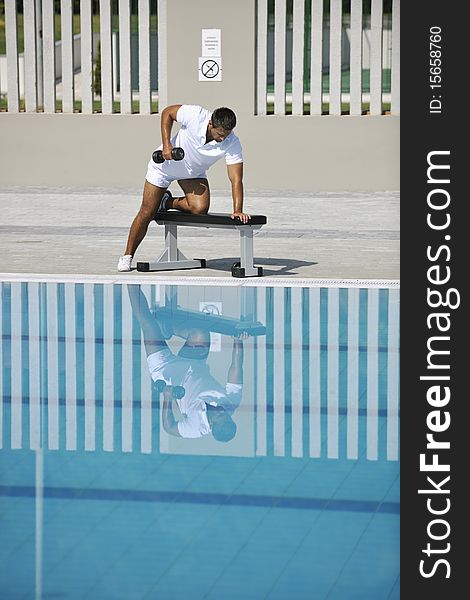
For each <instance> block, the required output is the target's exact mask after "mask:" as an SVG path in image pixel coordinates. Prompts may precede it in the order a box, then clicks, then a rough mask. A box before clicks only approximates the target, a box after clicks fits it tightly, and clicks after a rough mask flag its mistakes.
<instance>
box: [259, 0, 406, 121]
mask: <svg viewBox="0 0 470 600" xmlns="http://www.w3.org/2000/svg"><path fill="white" fill-rule="evenodd" d="M365 4H366V3H365V2H363V0H350V10H349V13H348V14H343V2H342V0H330V1H329V2H324V0H291V1H290V2H289V0H274V9H273V8H272V6H271V3H270V2H269V1H268V0H258V2H257V57H256V58H257V100H256V107H257V114H259V115H265V114H269V113H272V112H273V113H274V114H276V115H284V114H287V113H290V112H292V114H293V115H302V114H311V115H321V114H325V113H326V114H331V115H341V114H344V113H347V114H351V115H361V114H364V113H370V114H373V115H380V114H383V113H384V112H391V113H392V114H395V115H398V114H399V113H400V47H399V44H400V26H399V18H400V0H393V2H392V12H391V14H387V15H384V11H383V0H371V3H370V4H371V9H370V12H366V10H365ZM328 5H329V12H327V10H326V9H327V7H328ZM272 37H273V38H274V44H272V43H271V38H272ZM272 46H273V47H272ZM272 63H274V68H273V70H274V77H273V78H272V77H271V76H270V75H271V73H270V71H271V68H272V67H271V64H272ZM366 77H368V78H369V83H368V84H367V82H366V81H365V79H366ZM387 80H388V81H387ZM384 81H387V85H386V86H384ZM385 91H386V94H385V93H384V92H385Z"/></svg>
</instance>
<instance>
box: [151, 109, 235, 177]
mask: <svg viewBox="0 0 470 600" xmlns="http://www.w3.org/2000/svg"><path fill="white" fill-rule="evenodd" d="M211 115H212V113H211V111H209V110H207V109H205V108H202V106H196V105H192V104H183V105H182V106H180V108H179V110H178V112H177V114H176V121H177V123H180V124H181V128H180V130H179V131H178V133H177V134H176V135H175V136H174V137H172V138H171V145H172V146H173V147H174V148H176V147H180V148H183V150H184V154H185V156H184V159H183V160H181V161H176V160H166V161H165V162H163V163H161V164H159V165H158V166H159V167H160V169H161V170H162V171H163V172H164V173H165V174H166V175H168V176H170V177H171V178H174V179H187V178H191V177H194V178H196V177H201V176H205V173H206V171H207V169H209V167H211V166H212V165H213V164H214V163H215V162H217V161H218V160H219V159H221V158H222V157H225V163H226V164H227V165H235V164H237V163H242V162H243V155H242V145H241V143H240V140H239V139H238V137H237V136H236V135H235V134H234V132H233V131H232V132H231V133H230V135H228V136H227V137H226V138H225V140H223V141H222V142H216V141H215V140H212V142H209V143H208V144H206V133H207V125H208V123H209V121H210V118H211ZM160 148H162V146H160Z"/></svg>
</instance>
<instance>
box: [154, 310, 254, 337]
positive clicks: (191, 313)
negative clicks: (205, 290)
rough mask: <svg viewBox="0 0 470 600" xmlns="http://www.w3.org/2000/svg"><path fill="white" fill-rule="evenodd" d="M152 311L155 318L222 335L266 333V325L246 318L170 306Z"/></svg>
mask: <svg viewBox="0 0 470 600" xmlns="http://www.w3.org/2000/svg"><path fill="white" fill-rule="evenodd" d="M153 313H154V315H155V317H156V318H157V320H162V321H167V322H168V321H170V322H171V321H177V322H178V323H185V324H187V325H190V326H191V327H196V328H199V327H200V328H202V329H205V330H206V331H213V332H215V333H222V334H224V335H234V336H238V335H241V334H242V333H247V334H249V335H250V336H257V335H265V334H266V327H265V326H264V325H263V324H262V323H260V322H259V321H253V320H250V319H246V318H241V319H235V318H233V317H223V316H221V315H211V314H209V313H204V312H199V311H196V310H186V309H182V308H173V307H171V306H158V307H156V308H155V309H154V310H153Z"/></svg>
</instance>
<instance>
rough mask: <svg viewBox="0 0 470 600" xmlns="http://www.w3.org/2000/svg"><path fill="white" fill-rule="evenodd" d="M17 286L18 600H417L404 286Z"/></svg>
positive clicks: (1, 453) (5, 441)
mask: <svg viewBox="0 0 470 600" xmlns="http://www.w3.org/2000/svg"><path fill="white" fill-rule="evenodd" d="M0 286H1V287H0V327H1V331H2V335H1V343H0V362H1V369H0V391H1V401H0V527H1V529H0V531H1V534H0V598H2V599H6V600H9V599H16V598H24V599H29V598H34V599H39V598H44V599H46V598H70V599H75V598H84V599H85V598H87V599H88V598H91V599H95V598H96V599H100V600H106V599H115V598H116V599H121V598H122V599H134V598H135V599H141V598H148V599H157V600H166V599H169V600H173V599H179V598H182V599H191V600H195V599H199V598H200V599H202V598H206V599H210V600H220V599H224V600H228V599H237V600H239V599H243V600H245V599H253V600H260V599H264V598H267V599H271V600H274V599H279V600H289V599H291V598H296V599H299V600H300V599H303V598H305V599H315V600H316V599H318V600H321V599H323V598H325V599H326V598H328V599H338V600H353V599H356V598H357V599H361V600H368V599H371V600H380V599H395V598H399V443H398V442H399V404H398V402H399V397H398V377H399V372H398V356H399V351H398V347H399V337H398V329H399V323H398V315H399V292H398V290H397V289H374V288H370V289H356V288H342V289H337V288H336V289H335V288H315V287H311V288H296V287H292V288H285V287H254V286H238V285H237V286H228V287H215V286H200V285H186V286H183V285H174V286H164V285H156V286H153V285H143V286H126V285H110V284H97V283H76V284H75V283H54V282H52V283H35V282H30V283H26V282H25V283H22V282H12V283H2V284H0ZM147 354H150V355H151V356H153V358H152V359H151V361H150V362H151V366H152V369H153V375H152V376H153V377H154V379H156V380H159V381H160V382H161V381H162V380H163V381H164V382H165V383H166V384H167V387H166V389H165V391H164V392H162V393H161V392H160V391H159V387H158V386H159V385H161V384H160V383H156V382H153V381H152V376H151V373H150V370H149V366H148V363H147ZM152 361H153V362H152ZM178 385H179V386H182V387H183V388H184V394H185V395H184V396H183V398H178V399H176V398H172V392H173V391H174V390H175V389H176V386H178ZM202 399H204V400H202ZM216 405H217V406H216ZM188 435H190V436H193V437H187V436H188Z"/></svg>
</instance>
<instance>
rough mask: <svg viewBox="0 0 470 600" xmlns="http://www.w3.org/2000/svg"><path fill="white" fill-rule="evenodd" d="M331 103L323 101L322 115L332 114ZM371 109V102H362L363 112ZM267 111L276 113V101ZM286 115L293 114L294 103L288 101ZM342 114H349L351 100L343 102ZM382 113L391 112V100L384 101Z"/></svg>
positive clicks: (308, 112) (306, 112)
mask: <svg viewBox="0 0 470 600" xmlns="http://www.w3.org/2000/svg"><path fill="white" fill-rule="evenodd" d="M329 111H330V105H329V103H328V102H323V104H322V115H328V114H330V112H329ZM369 111H370V104H369V102H363V103H362V114H363V115H367V114H369ZM267 113H268V115H273V114H274V102H268V104H267ZM285 114H286V115H292V104H291V103H286V113H285ZM303 114H304V115H310V104H309V103H308V102H304V111H303ZM341 114H342V115H349V102H342V103H341ZM382 114H390V102H384V103H382Z"/></svg>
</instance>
